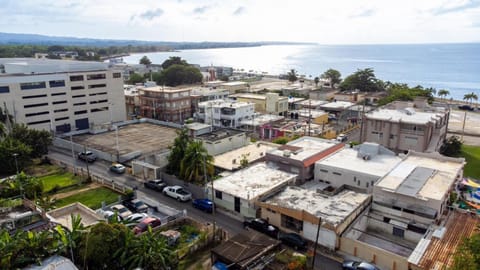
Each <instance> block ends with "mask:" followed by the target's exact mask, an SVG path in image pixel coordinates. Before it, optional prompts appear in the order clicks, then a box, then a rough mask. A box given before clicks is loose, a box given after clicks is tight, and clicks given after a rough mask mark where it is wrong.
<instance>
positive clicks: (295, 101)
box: [288, 97, 305, 104]
mask: <svg viewBox="0 0 480 270" xmlns="http://www.w3.org/2000/svg"><path fill="white" fill-rule="evenodd" d="M304 100H305V98H299V97H288V103H297V104H298V103H299V102H301V101H304Z"/></svg>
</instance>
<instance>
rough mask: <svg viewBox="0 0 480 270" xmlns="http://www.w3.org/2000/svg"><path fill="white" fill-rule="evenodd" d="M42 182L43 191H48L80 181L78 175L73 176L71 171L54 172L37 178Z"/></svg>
mask: <svg viewBox="0 0 480 270" xmlns="http://www.w3.org/2000/svg"><path fill="white" fill-rule="evenodd" d="M39 179H40V181H42V182H43V192H49V191H51V190H52V189H58V188H62V187H68V186H71V185H75V184H78V183H80V180H81V179H80V177H78V176H74V175H73V174H72V173H68V172H65V173H60V174H59V173H55V174H51V175H46V176H42V177H40V178H39Z"/></svg>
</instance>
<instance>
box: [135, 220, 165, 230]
mask: <svg viewBox="0 0 480 270" xmlns="http://www.w3.org/2000/svg"><path fill="white" fill-rule="evenodd" d="M161 224H162V222H160V219H158V218H152V217H147V218H145V219H144V220H142V222H140V223H138V224H137V225H136V226H135V227H134V228H133V233H134V234H140V233H143V232H145V231H147V230H148V227H149V226H150V227H152V228H155V227H158V226H160V225H161Z"/></svg>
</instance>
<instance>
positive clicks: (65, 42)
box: [0, 32, 312, 49]
mask: <svg viewBox="0 0 480 270" xmlns="http://www.w3.org/2000/svg"><path fill="white" fill-rule="evenodd" d="M22 44H29V45H47V46H48V45H61V46H89V47H108V46H128V45H132V46H145V45H147V46H148V45H152V46H166V47H169V48H171V49H202V48H205V49H206V48H231V47H253V46H261V45H299V44H312V43H301V42H298V43H297V42H282V41H279V42H268V41H261V42H209V41H204V42H166V41H142V40H116V39H93V38H76V37H57V36H44V35H36V34H18V33H3V32H0V45H22Z"/></svg>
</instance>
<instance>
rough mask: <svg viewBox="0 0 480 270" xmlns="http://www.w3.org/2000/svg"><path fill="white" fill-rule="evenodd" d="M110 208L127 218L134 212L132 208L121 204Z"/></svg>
mask: <svg viewBox="0 0 480 270" xmlns="http://www.w3.org/2000/svg"><path fill="white" fill-rule="evenodd" d="M110 209H111V210H112V211H113V212H117V215H119V216H120V217H121V218H122V219H125V218H127V217H128V216H130V215H131V214H133V213H132V212H130V210H128V209H127V208H126V207H125V206H123V205H121V204H115V205H113V206H112V207H110Z"/></svg>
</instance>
